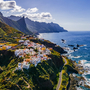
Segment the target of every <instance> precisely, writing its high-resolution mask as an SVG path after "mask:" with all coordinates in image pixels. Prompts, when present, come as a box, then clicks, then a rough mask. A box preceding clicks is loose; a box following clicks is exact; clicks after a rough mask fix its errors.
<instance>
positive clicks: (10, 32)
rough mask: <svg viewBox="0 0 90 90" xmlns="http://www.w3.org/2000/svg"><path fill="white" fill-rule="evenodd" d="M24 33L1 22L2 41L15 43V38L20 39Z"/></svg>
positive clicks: (0, 33)
mask: <svg viewBox="0 0 90 90" xmlns="http://www.w3.org/2000/svg"><path fill="white" fill-rule="evenodd" d="M22 34H23V33H22V32H21V31H18V30H16V29H14V28H12V27H10V26H9V25H7V24H5V23H2V22H0V40H6V41H13V37H18V38H19V37H20V36H21V35H22Z"/></svg>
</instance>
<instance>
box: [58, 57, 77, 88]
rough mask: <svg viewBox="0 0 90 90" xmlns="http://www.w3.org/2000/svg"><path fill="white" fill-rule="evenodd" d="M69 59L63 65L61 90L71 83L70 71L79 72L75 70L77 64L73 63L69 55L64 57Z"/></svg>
mask: <svg viewBox="0 0 90 90" xmlns="http://www.w3.org/2000/svg"><path fill="white" fill-rule="evenodd" d="M64 58H65V59H66V61H67V63H66V64H65V65H64V66H63V70H62V82H61V86H60V88H59V90H67V85H68V83H69V74H70V73H73V72H74V73H75V72H76V73H77V71H76V70H75V66H74V64H73V61H72V60H70V59H68V58H67V57H64Z"/></svg>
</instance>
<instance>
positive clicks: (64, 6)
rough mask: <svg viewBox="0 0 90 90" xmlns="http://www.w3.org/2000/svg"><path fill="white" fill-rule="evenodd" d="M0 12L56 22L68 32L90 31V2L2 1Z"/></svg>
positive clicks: (61, 0)
mask: <svg viewBox="0 0 90 90" xmlns="http://www.w3.org/2000/svg"><path fill="white" fill-rule="evenodd" d="M0 11H1V12H2V13H3V15H4V16H10V15H16V16H25V17H28V18H30V19H31V20H34V21H39V22H54V23H57V24H59V25H60V26H61V27H63V28H64V29H66V30H68V31H90V0H0Z"/></svg>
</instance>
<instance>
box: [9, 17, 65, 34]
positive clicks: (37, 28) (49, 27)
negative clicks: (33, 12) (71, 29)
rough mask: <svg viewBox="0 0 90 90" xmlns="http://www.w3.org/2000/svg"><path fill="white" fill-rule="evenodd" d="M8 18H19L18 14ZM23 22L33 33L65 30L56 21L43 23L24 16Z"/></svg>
mask: <svg viewBox="0 0 90 90" xmlns="http://www.w3.org/2000/svg"><path fill="white" fill-rule="evenodd" d="M8 18H9V19H12V20H14V21H17V20H19V19H21V18H22V17H21V18H20V17H19V16H10V17H8ZM25 23H26V26H27V28H28V29H29V30H30V31H32V32H33V33H50V32H67V30H65V29H64V28H63V27H61V26H59V25H58V24H56V23H53V22H51V23H45V22H37V21H32V20H30V19H29V18H25Z"/></svg>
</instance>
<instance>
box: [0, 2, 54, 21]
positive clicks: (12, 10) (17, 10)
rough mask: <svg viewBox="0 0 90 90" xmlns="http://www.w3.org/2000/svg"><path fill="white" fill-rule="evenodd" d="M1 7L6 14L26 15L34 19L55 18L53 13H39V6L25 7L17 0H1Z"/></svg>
mask: <svg viewBox="0 0 90 90" xmlns="http://www.w3.org/2000/svg"><path fill="white" fill-rule="evenodd" d="M0 9H1V10H2V11H3V13H4V14H5V15H10V14H11V15H13V14H14V15H16V16H22V17H23V16H25V17H28V18H29V19H31V20H34V21H46V20H53V19H52V15H51V14H50V13H49V12H41V13H38V12H37V11H38V8H36V7H34V8H28V9H24V8H22V7H21V6H18V5H17V4H16V1H15V0H8V1H4V0H0Z"/></svg>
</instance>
